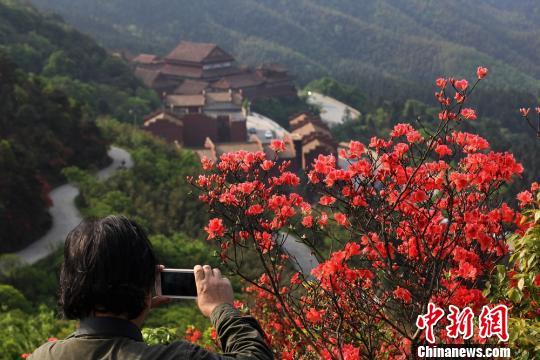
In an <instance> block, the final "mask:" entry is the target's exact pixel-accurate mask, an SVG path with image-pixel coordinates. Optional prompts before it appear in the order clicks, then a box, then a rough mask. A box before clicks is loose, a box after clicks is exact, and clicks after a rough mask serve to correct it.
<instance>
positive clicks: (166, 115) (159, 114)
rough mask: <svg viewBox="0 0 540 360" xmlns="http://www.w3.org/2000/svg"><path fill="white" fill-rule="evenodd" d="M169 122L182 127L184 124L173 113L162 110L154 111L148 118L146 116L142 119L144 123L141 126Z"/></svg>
mask: <svg viewBox="0 0 540 360" xmlns="http://www.w3.org/2000/svg"><path fill="white" fill-rule="evenodd" d="M163 120H165V121H169V122H171V123H174V124H176V125H178V126H184V123H183V122H182V120H181V119H180V118H179V117H178V116H176V115H175V114H173V113H170V112H168V111H163V110H160V111H156V112H154V113H152V114H150V115H148V116H146V117H145V118H144V123H143V126H145V127H146V126H149V125H150V124H153V123H155V122H156V121H163Z"/></svg>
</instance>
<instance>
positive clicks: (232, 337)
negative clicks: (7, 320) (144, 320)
mask: <svg viewBox="0 0 540 360" xmlns="http://www.w3.org/2000/svg"><path fill="white" fill-rule="evenodd" d="M210 320H211V321H212V324H213V325H214V327H215V328H216V330H217V334H218V337H219V340H220V342H221V348H222V349H223V354H215V353H212V352H209V351H207V350H205V349H203V348H201V347H199V346H197V345H194V344H191V343H188V342H185V341H177V342H174V343H172V344H170V345H155V346H149V345H146V344H145V343H144V342H143V339H142V334H141V332H140V330H139V328H138V327H137V326H135V325H134V324H133V323H132V322H130V321H127V320H121V319H116V318H88V319H83V320H81V323H80V326H79V328H78V329H77V331H76V332H75V333H74V334H72V335H71V336H69V337H68V338H66V339H65V340H59V341H55V342H49V343H46V344H44V345H42V346H41V347H39V348H38V349H37V350H36V351H34V353H33V354H32V355H31V356H30V359H33V360H59V359H62V360H64V359H65V360H71V359H72V360H85V359H145V360H146V359H164V360H169V359H170V360H172V359H175V360H177V359H186V360H192V359H193V360H199V359H200V360H203V359H204V360H226V359H254V360H255V359H257V360H259V359H260V360H268V359H273V358H274V356H273V354H272V350H271V349H270V347H269V346H268V345H267V344H266V342H265V340H264V335H263V333H262V330H261V328H260V326H259V324H258V323H257V322H256V321H255V319H253V318H252V317H248V316H242V315H241V314H240V312H238V310H236V309H234V308H233V307H232V306H231V305H229V304H223V305H220V306H218V307H217V308H216V309H214V311H213V312H212V315H211V316H210Z"/></svg>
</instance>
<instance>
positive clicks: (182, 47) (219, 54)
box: [166, 41, 234, 63]
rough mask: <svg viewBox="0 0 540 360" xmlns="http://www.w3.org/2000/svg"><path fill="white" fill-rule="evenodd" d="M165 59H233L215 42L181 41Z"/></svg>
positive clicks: (203, 60) (200, 61)
mask: <svg viewBox="0 0 540 360" xmlns="http://www.w3.org/2000/svg"><path fill="white" fill-rule="evenodd" d="M166 59H167V60H173V61H174V60H176V61H188V62H197V63H202V62H205V61H208V60H211V61H216V62H217V61H234V58H233V57H232V56H231V55H229V54H227V53H226V52H225V51H223V50H222V49H220V48H219V46H217V45H216V44H210V43H195V42H190V41H182V42H181V43H180V44H178V46H177V47H176V48H174V49H173V51H171V52H170V53H169V55H167V57H166Z"/></svg>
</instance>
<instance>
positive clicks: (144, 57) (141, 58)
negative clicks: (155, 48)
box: [131, 54, 159, 64]
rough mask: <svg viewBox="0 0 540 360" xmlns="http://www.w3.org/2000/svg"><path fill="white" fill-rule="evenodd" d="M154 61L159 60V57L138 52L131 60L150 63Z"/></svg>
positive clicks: (138, 62)
mask: <svg viewBox="0 0 540 360" xmlns="http://www.w3.org/2000/svg"><path fill="white" fill-rule="evenodd" d="M156 61H159V57H158V56H156V55H153V54H139V55H137V56H136V57H134V58H133V59H132V60H131V62H134V63H137V64H152V63H154V62H156Z"/></svg>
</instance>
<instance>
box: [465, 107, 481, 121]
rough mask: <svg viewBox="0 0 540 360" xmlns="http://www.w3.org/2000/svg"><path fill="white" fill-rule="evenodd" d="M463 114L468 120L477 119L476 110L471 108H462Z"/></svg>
mask: <svg viewBox="0 0 540 360" xmlns="http://www.w3.org/2000/svg"><path fill="white" fill-rule="evenodd" d="M461 116H463V117H464V118H465V119H467V120H476V118H477V116H476V111H474V110H473V109H469V108H464V109H462V110H461Z"/></svg>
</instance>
